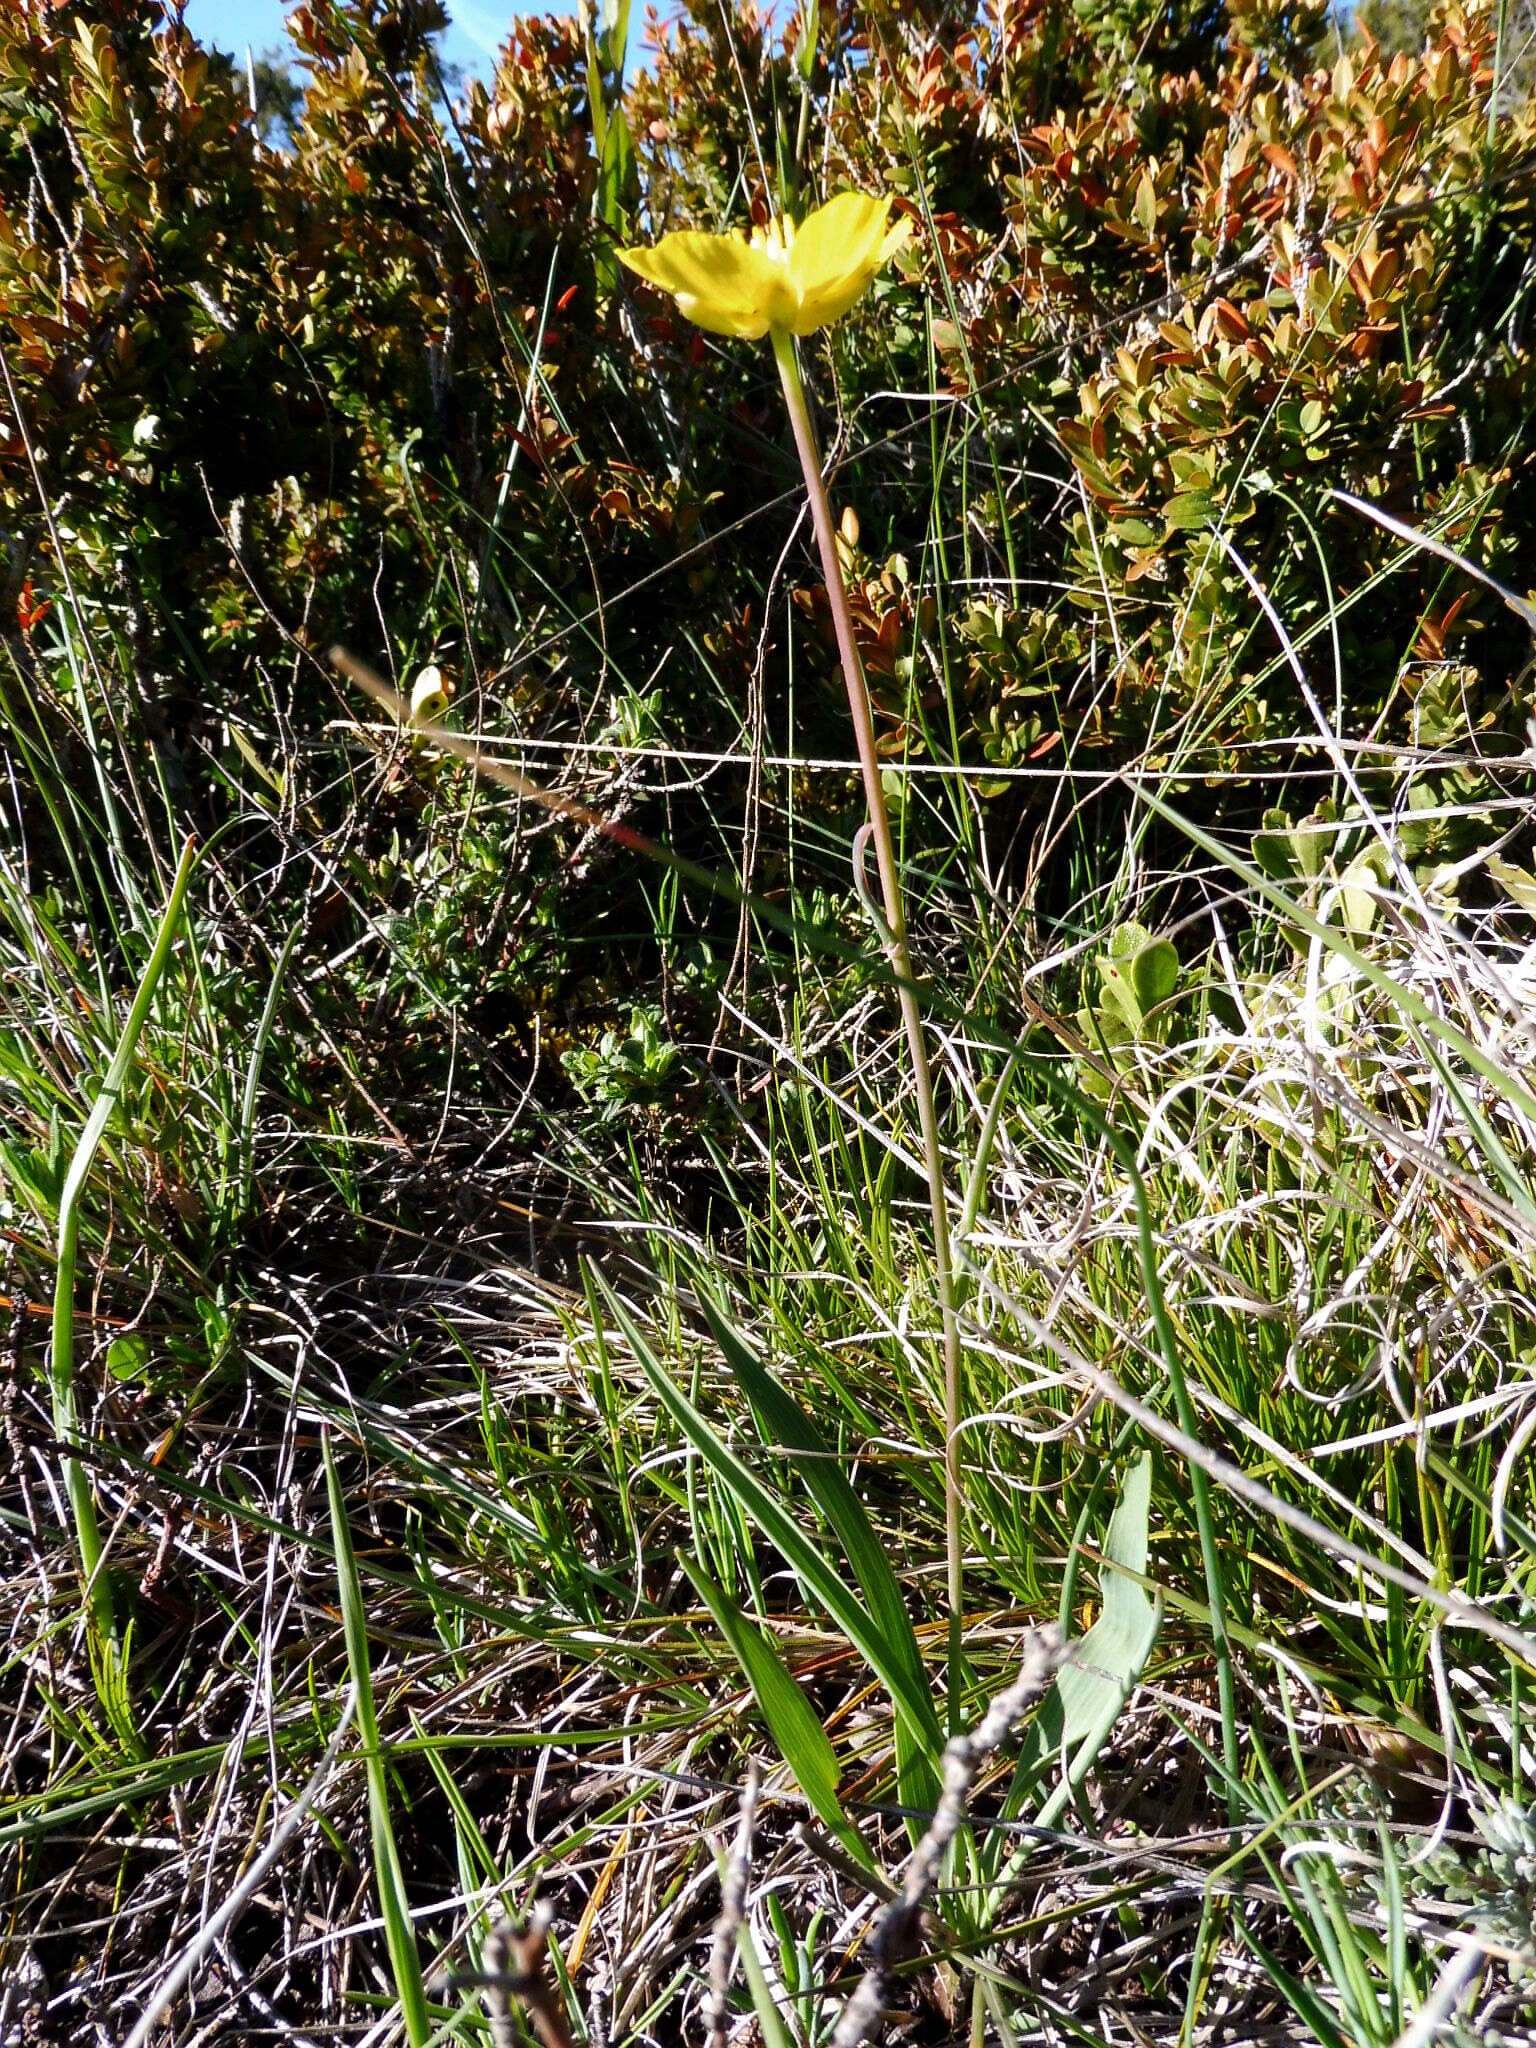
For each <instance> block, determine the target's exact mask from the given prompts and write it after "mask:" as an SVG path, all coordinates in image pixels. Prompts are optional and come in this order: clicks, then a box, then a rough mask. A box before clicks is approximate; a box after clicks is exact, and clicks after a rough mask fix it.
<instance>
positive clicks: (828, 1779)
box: [681, 1557, 874, 1869]
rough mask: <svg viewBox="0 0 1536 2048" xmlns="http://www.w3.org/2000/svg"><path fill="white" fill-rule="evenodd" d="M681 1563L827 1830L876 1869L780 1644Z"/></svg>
mask: <svg viewBox="0 0 1536 2048" xmlns="http://www.w3.org/2000/svg"><path fill="white" fill-rule="evenodd" d="M681 1562H682V1566H683V1570H684V1571H685V1572H687V1574H688V1576H689V1578H690V1579H692V1581H693V1583H694V1587H695V1590H696V1591H697V1593H698V1595H699V1598H700V1599H701V1600H702V1601H703V1602H704V1605H705V1606H706V1607H707V1608H708V1609H709V1611H710V1613H711V1615H712V1616H713V1617H714V1621H715V1626H716V1627H717V1628H718V1629H719V1631H720V1633H721V1635H723V1636H724V1637H725V1640H726V1641H727V1642H728V1643H729V1644H730V1646H731V1651H732V1654H733V1655H734V1656H735V1659H736V1661H737V1663H738V1664H739V1665H740V1666H741V1668H742V1670H743V1672H744V1673H745V1674H746V1679H747V1683H748V1684H749V1685H750V1686H751V1688H752V1692H753V1695H754V1697H755V1698H756V1700H757V1704H758V1706H759V1707H760V1708H761V1709H762V1714H763V1719H764V1720H765V1721H766V1722H767V1724H768V1732H769V1734H770V1735H771V1736H772V1737H773V1739H774V1741H775V1742H776V1743H777V1744H778V1748H779V1754H780V1756H782V1757H783V1759H784V1761H785V1763H787V1764H788V1765H789V1768H790V1770H791V1771H792V1772H793V1773H794V1777H795V1783H796V1784H797V1785H798V1786H799V1787H800V1790H801V1791H802V1792H803V1793H804V1794H805V1796H806V1798H807V1799H808V1800H809V1801H810V1803H811V1807H812V1809H813V1811H814V1812H815V1814H816V1816H817V1818H818V1819H819V1820H820V1821H821V1822H822V1824H823V1826H824V1827H825V1828H826V1829H827V1830H828V1832H829V1833H831V1834H833V1835H835V1836H836V1837H837V1839H838V1841H839V1842H841V1844H842V1845H843V1847H844V1848H845V1849H846V1850H847V1851H848V1853H849V1855H850V1856H852V1857H854V1858H855V1860H856V1861H858V1862H859V1863H862V1864H864V1865H866V1866H867V1867H869V1868H871V1869H872V1868H873V1867H874V1864H873V1858H872V1857H871V1855H870V1853H869V1851H868V1849H866V1848H865V1846H864V1843H863V1841H862V1840H861V1838H860V1836H859V1834H858V1831H857V1829H855V1828H854V1827H853V1826H852V1824H851V1823H850V1822H849V1819H848V1817H847V1815H846V1814H845V1813H844V1812H843V1809H842V1805H841V1802H840V1801H839V1799H838V1796H837V1782H838V1779H839V1777H840V1776H841V1775H842V1773H841V1772H840V1771H839V1769H838V1763H837V1753H836V1751H835V1750H834V1749H833V1747H832V1744H831V1742H830V1740H829V1739H828V1736H827V1731H826V1729H825V1728H823V1727H822V1725H821V1723H820V1721H818V1720H817V1718H816V1716H815V1714H814V1713H813V1712H812V1710H811V1707H810V1703H809V1702H808V1701H807V1699H806V1697H805V1694H804V1693H803V1692H802V1691H801V1690H800V1688H799V1686H798V1685H797V1684H796V1683H795V1681H794V1679H793V1678H792V1677H791V1676H790V1673H789V1672H788V1671H787V1670H786V1668H785V1665H784V1660H783V1658H782V1657H781V1656H780V1655H779V1651H778V1645H777V1644H776V1643H775V1642H774V1640H773V1638H772V1637H771V1636H770V1635H769V1634H768V1633H767V1632H766V1630H764V1629H762V1628H760V1627H759V1626H758V1624H757V1623H756V1622H754V1621H751V1620H749V1619H748V1617H747V1616H746V1615H745V1614H743V1613H742V1611H741V1609H740V1608H739V1607H738V1606H737V1605H736V1603H735V1601H734V1600H732V1599H731V1598H730V1597H729V1595H728V1594H726V1593H724V1592H722V1590H721V1589H720V1587H719V1586H717V1585H716V1584H715V1582H714V1580H713V1579H712V1578H711V1577H710V1576H709V1574H708V1572H706V1571H705V1569H704V1567H703V1566H702V1565H701V1564H697V1563H696V1562H695V1561H694V1560H693V1559H692V1558H691V1557H683V1558H682V1559H681Z"/></svg>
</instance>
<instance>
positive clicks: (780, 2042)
mask: <svg viewBox="0 0 1536 2048" xmlns="http://www.w3.org/2000/svg"><path fill="white" fill-rule="evenodd" d="M736 1952H737V1954H738V1955H739V1956H740V1957H741V1967H742V1971H743V1973H744V1974H745V1976H746V1980H747V1989H748V1991H749V1992H750V1993H751V1994H752V2010H753V2011H754V2012H755V2013H756V2014H757V2028H758V2032H759V2033H760V2034H761V2035H762V2037H763V2048H795V2038H794V2036H793V2035H792V2034H791V2033H790V2031H789V2028H788V2027H787V2026H786V2025H785V2024H784V2015H783V2014H782V2013H781V2012H780V2011H779V2008H778V2007H777V2005H775V2003H774V1999H773V1986H772V1985H771V1984H770V1983H769V1982H768V1972H767V1971H766V1970H765V1969H764V1968H763V1959H762V1957H761V1956H760V1955H759V1954H758V1952H757V1943H756V1942H755V1941H754V1940H753V1939H752V1930H751V1928H750V1927H748V1925H747V1923H746V1922H745V1921H743V1922H742V1923H741V1926H740V1927H739V1928H738V1929H737V1933H736Z"/></svg>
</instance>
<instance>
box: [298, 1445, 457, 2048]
mask: <svg viewBox="0 0 1536 2048" xmlns="http://www.w3.org/2000/svg"><path fill="white" fill-rule="evenodd" d="M320 1442H321V1448H322V1451H323V1453H324V1456H325V1484H326V1490H327V1492H328V1494H329V1496H330V1503H331V1536H332V1539H333V1541H334V1542H335V1545H336V1586H337V1591H338V1593H339V1595H340V1599H341V1625H342V1629H343V1631H344V1633H345V1635H346V1639H347V1664H348V1666H349V1668H350V1670H351V1673H352V1683H353V1685H354V1686H355V1687H356V1688H357V1725H358V1728H359V1730H360V1731H361V1734H362V1738H363V1760H364V1766H365V1769H366V1771H367V1774H368V1832H369V1835H370V1837H371V1838H372V1842H373V1876H374V1883H375V1884H376V1885H377V1887H378V1893H379V1910H380V1912H381V1914H382V1915H383V1919H384V1940H385V1943H386V1945H387V1947H388V1949H389V1962H390V1968H391V1969H392V1970H393V1972H394V1978H395V1993H396V1996H397V1997H398V1998H399V2000H400V2010H401V2013H402V2015H403V2016H404V2019H405V2031H406V2035H407V2038H408V2039H409V2041H410V2043H411V2048H425V2043H426V2042H427V2041H428V2040H429V2039H430V2037H431V2034H432V2020H431V2016H430V2015H429V2013H428V2011H427V1993H426V1987H425V1985H424V1984H423V1982H422V1977H421V1958H420V1956H419V1955H418V1954H417V1952H416V1930H415V1929H414V1928H413V1927H412V1925H411V1916H410V1913H409V1911H408V1910H407V1907H406V1900H405V1877H404V1874H403V1872H402V1871H401V1868H400V1852H399V1850H398V1848H397V1847H396V1846H395V1830H394V1824H393V1822H392V1821H391V1819H390V1811H389V1780H388V1778H387V1776H386V1774H385V1770H384V1756H383V1752H382V1751H381V1749H380V1748H379V1723H378V1717H377V1715H376V1714H375V1713H374V1707H373V1675H372V1671H371V1668H370V1666H369V1662H368V1615H367V1610H366V1608H365V1607H364V1605H363V1585H362V1580H361V1579H360V1578H359V1577H358V1571H357V1557H356V1554H355V1552H354V1551H353V1548H352V1528H351V1524H350V1523H349V1522H348V1520H347V1502H346V1496H345V1494H344V1493H343V1492H342V1487H341V1475H340V1474H339V1473H338V1472H337V1470H336V1459H335V1456H334V1454H333V1453H332V1450H331V1435H330V1431H329V1430H328V1429H327V1430H326V1431H325V1432H324V1434H323V1435H322V1437H321V1440H320Z"/></svg>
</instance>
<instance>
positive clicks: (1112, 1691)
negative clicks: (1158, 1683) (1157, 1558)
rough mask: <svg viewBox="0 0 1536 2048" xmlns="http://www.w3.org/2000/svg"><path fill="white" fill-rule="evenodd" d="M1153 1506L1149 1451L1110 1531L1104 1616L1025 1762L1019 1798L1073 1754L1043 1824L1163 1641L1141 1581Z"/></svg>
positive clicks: (1054, 1693)
mask: <svg viewBox="0 0 1536 2048" xmlns="http://www.w3.org/2000/svg"><path fill="white" fill-rule="evenodd" d="M1151 1506H1152V1459H1151V1456H1150V1454H1149V1453H1147V1452H1143V1453H1142V1455H1141V1456H1140V1457H1139V1458H1138V1459H1137V1460H1136V1463H1135V1464H1134V1465H1133V1466H1132V1467H1131V1469H1130V1471H1129V1472H1128V1473H1127V1474H1126V1478H1125V1483H1124V1485H1123V1486H1122V1488H1121V1490H1120V1499H1119V1502H1118V1504H1117V1506H1116V1508H1115V1512H1114V1513H1113V1514H1112V1515H1111V1516H1110V1518H1109V1527H1108V1529H1107V1530H1106V1531H1105V1533H1104V1569H1103V1571H1102V1572H1101V1573H1100V1577H1099V1591H1100V1597H1101V1601H1102V1606H1101V1611H1100V1614H1099V1618H1098V1620H1097V1621H1096V1622H1095V1623H1094V1624H1093V1626H1092V1628H1090V1629H1089V1631H1088V1633H1087V1634H1086V1635H1085V1636H1084V1637H1083V1639H1082V1641H1081V1642H1080V1643H1079V1644H1078V1646H1077V1648H1076V1651H1075V1652H1074V1653H1073V1654H1072V1656H1071V1658H1070V1659H1069V1661H1068V1662H1067V1663H1066V1664H1064V1665H1063V1666H1062V1668H1061V1670H1060V1671H1059V1672H1058V1673H1057V1675H1056V1683H1055V1685H1054V1687H1053V1688H1052V1690H1051V1693H1050V1695H1049V1697H1048V1698H1047V1699H1046V1701H1045V1704H1044V1705H1043V1706H1042V1707H1041V1709H1040V1712H1039V1713H1038V1714H1037V1715H1036V1717H1035V1719H1034V1721H1033V1723H1032V1724H1031V1726H1030V1728H1029V1731H1028V1733H1027V1735H1026V1737H1025V1740H1024V1746H1023V1749H1022V1752H1021V1754H1020V1757H1019V1765H1018V1770H1017V1772H1016V1773H1015V1777H1014V1790H1015V1796H1016V1795H1017V1794H1019V1793H1020V1792H1022V1791H1024V1790H1027V1788H1028V1787H1029V1786H1030V1785H1032V1784H1034V1783H1035V1782H1037V1781H1038V1779H1039V1778H1040V1777H1041V1776H1043V1775H1044V1773H1045V1772H1046V1771H1047V1770H1049V1768H1050V1766H1051V1764H1052V1762H1053V1761H1054V1759H1055V1758H1056V1757H1057V1756H1058V1755H1059V1754H1060V1752H1061V1751H1062V1750H1063V1749H1065V1750H1067V1751H1068V1752H1069V1753H1070V1754H1069V1759H1068V1766H1067V1779H1066V1782H1065V1783H1064V1784H1062V1785H1061V1786H1059V1787H1058V1789H1057V1791H1056V1792H1055V1793H1054V1794H1053V1795H1052V1797H1051V1799H1050V1800H1048V1801H1047V1803H1046V1805H1045V1807H1044V1809H1043V1810H1042V1813H1041V1816H1040V1818H1041V1820H1042V1822H1044V1821H1045V1818H1046V1815H1052V1816H1054V1814H1056V1813H1058V1812H1059V1811H1060V1810H1061V1807H1062V1805H1064V1804H1065V1802H1066V1799H1067V1797H1068V1796H1069V1793H1070V1789H1071V1787H1072V1786H1075V1785H1078V1784H1081V1782H1082V1780H1083V1778H1084V1777H1086V1775H1087V1773H1088V1771H1089V1770H1090V1768H1091V1767H1092V1764H1093V1760H1094V1758H1095V1757H1096V1756H1097V1755H1098V1753H1099V1751H1100V1750H1101V1749H1102V1748H1103V1746H1104V1744H1105V1742H1106V1740H1107V1739H1108V1737H1109V1733H1110V1730H1111V1729H1112V1728H1113V1727H1114V1725H1115V1723H1116V1721H1117V1720H1119V1718H1120V1713H1121V1710H1122V1708H1123V1707H1124V1706H1125V1703H1126V1701H1127V1700H1128V1699H1129V1698H1130V1696H1131V1694H1132V1693H1133V1692H1134V1691H1135V1690H1136V1686H1137V1684H1138V1682H1139V1681H1140V1678H1141V1674H1142V1672H1143V1671H1144V1670H1145V1669H1146V1663H1147V1659H1148V1657H1150V1656H1151V1654H1152V1645H1153V1644H1154V1643H1155V1642H1156V1641H1157V1632H1158V1629H1159V1628H1160V1627H1161V1625H1162V1603H1161V1601H1159V1600H1154V1599H1153V1598H1152V1597H1151V1596H1150V1595H1149V1594H1148V1592H1147V1590H1146V1588H1145V1587H1144V1586H1141V1585H1139V1584H1138V1583H1137V1580H1138V1579H1142V1578H1145V1577H1146V1571H1147V1522H1148V1518H1149V1515H1150V1513H1151ZM1133 1573H1134V1574H1135V1576H1134V1577H1131V1576H1129V1574H1133ZM1011 1803H1012V1802H1011V1801H1010V1804H1011Z"/></svg>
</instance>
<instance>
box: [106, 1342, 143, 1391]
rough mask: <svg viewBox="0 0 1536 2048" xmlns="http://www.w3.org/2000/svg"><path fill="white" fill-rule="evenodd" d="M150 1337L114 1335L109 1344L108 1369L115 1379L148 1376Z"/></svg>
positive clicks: (139, 1378)
mask: <svg viewBox="0 0 1536 2048" xmlns="http://www.w3.org/2000/svg"><path fill="white" fill-rule="evenodd" d="M148 1366H149V1339H148V1338H147V1337H139V1336H127V1337H114V1338H113V1339H112V1342H111V1343H110V1344H109V1345H108V1346H107V1371H108V1372H109V1373H111V1375H112V1377H113V1379H115V1380H142V1379H145V1378H147V1376H148Z"/></svg>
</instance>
